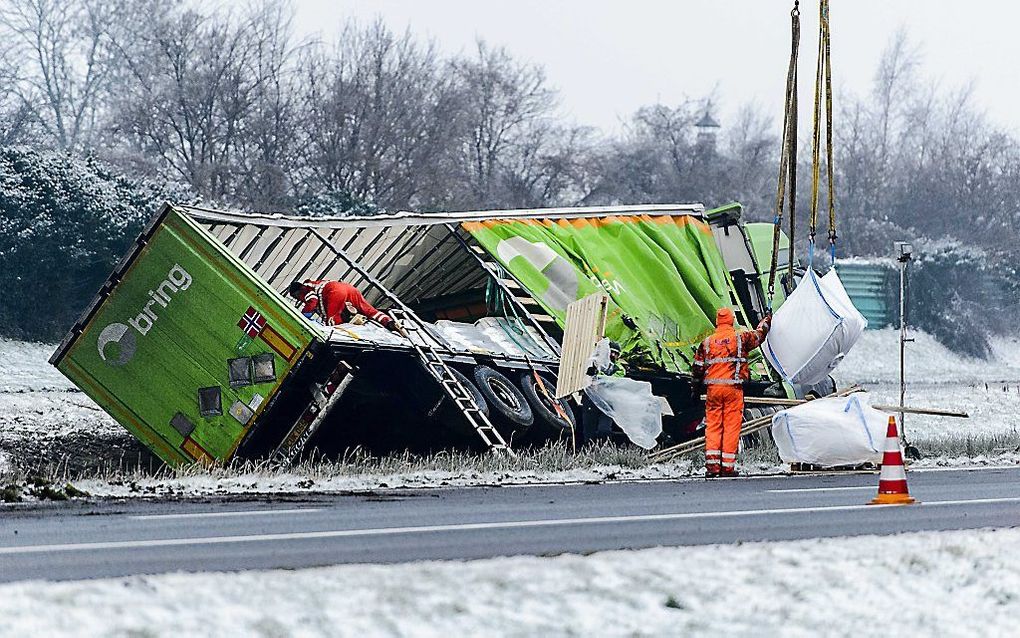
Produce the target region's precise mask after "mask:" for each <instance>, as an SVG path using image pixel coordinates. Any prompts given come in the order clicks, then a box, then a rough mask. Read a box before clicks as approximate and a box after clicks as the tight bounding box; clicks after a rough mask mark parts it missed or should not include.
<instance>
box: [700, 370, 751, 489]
mask: <svg viewBox="0 0 1020 638" xmlns="http://www.w3.org/2000/svg"><path fill="white" fill-rule="evenodd" d="M707 395H708V396H707V400H706V401H705V468H706V469H707V470H708V471H709V472H715V473H718V472H719V470H720V469H722V471H723V472H732V471H734V470H735V469H736V463H737V448H738V447H739V446H740V426H741V425H742V424H743V422H744V389H743V388H742V387H741V386H739V385H710V386H708V392H707Z"/></svg>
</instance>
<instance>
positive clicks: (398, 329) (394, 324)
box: [389, 319, 410, 339]
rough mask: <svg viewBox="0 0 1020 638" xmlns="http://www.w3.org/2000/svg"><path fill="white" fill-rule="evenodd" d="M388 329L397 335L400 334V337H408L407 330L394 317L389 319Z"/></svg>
mask: <svg viewBox="0 0 1020 638" xmlns="http://www.w3.org/2000/svg"><path fill="white" fill-rule="evenodd" d="M389 329H390V330H392V331H393V332H395V333H397V334H398V335H400V336H401V337H403V338H405V339H409V338H410V337H408V335H407V330H404V326H403V324H401V323H400V322H399V321H397V320H396V319H393V320H392V321H390V325H389Z"/></svg>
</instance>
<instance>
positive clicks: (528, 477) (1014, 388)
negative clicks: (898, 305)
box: [0, 330, 1020, 496]
mask: <svg viewBox="0 0 1020 638" xmlns="http://www.w3.org/2000/svg"><path fill="white" fill-rule="evenodd" d="M913 336H914V337H915V338H916V342H915V343H912V344H910V345H909V350H908V362H909V367H908V382H909V386H908V391H907V403H908V404H910V405H917V406H929V407H944V408H950V409H962V410H965V411H968V412H970V414H971V415H972V418H971V419H969V420H959V419H949V418H938V417H921V416H908V417H907V421H906V426H907V433H908V435H909V438H910V440H911V441H912V442H913V443H915V444H916V445H918V446H919V447H921V448H922V450H923V449H924V446H925V445H937V444H938V443H939V442H940V441H943V440H946V439H949V438H952V437H957V438H959V437H960V436H961V435H963V434H969V435H983V436H989V435H994V436H1000V435H1012V436H1013V437H1014V440H1015V436H1016V433H1017V431H1018V423H1020V416H1018V415H1020V341H1018V340H1016V339H998V340H996V341H995V342H994V346H995V351H996V354H997V358H996V360H994V361H987V362H986V361H976V360H972V359H967V358H963V357H960V356H958V355H955V354H953V353H952V352H950V351H948V350H947V349H946V348H944V347H942V346H941V345H939V344H938V343H937V342H936V341H935V340H934V339H932V338H931V337H930V336H928V335H926V334H923V333H915V334H914V335H913ZM897 337H898V335H897V333H896V331H893V330H880V331H869V332H866V333H865V335H864V336H863V337H862V339H861V341H860V343H859V344H858V345H857V347H856V348H855V349H854V350H853V351H852V352H851V353H850V355H849V356H848V357H847V359H846V361H845V362H844V363H843V365H842V366H841V367H840V368H839V370H837V380H838V381H839V383H840V385H845V384H848V383H851V382H862V383H863V384H864V385H865V386H866V387H867V388H868V389H869V391H871V392H872V393H873V394H874V395H875V397H876V398H875V402H881V403H896V402H897V401H898V396H899V395H898V393H899V389H898V383H897V380H898V374H899V363H898V349H897V348H898V346H897ZM53 349H54V346H51V345H43V344H28V343H20V342H12V341H4V340H0V475H2V474H3V473H5V472H8V471H10V470H11V469H12V468H13V467H15V466H20V467H26V466H32V467H38V466H40V465H48V466H49V467H50V468H56V473H58V474H65V473H66V474H68V475H72V476H74V475H77V474H79V473H80V472H82V471H85V472H95V471H97V470H102V469H111V468H113V469H125V470H128V471H130V470H132V469H135V468H137V469H140V470H143V472H142V473H145V472H144V471H145V470H147V469H148V468H149V467H151V466H152V465H153V464H155V465H156V466H158V461H157V460H154V459H153V458H152V456H151V455H150V454H149V453H148V452H147V451H146V450H145V449H144V448H143V447H142V446H141V444H139V443H138V442H137V441H136V440H135V439H134V438H133V437H132V436H131V435H130V434H128V433H127V432H126V431H124V430H123V429H122V428H121V427H120V426H119V425H118V424H117V423H116V422H114V421H113V419H111V418H110V417H109V416H107V415H106V414H105V413H104V412H103V411H102V410H100V409H99V408H98V407H97V406H96V405H95V404H94V403H93V402H92V401H91V400H89V399H88V397H86V396H85V395H84V394H82V393H80V392H78V391H76V390H75V389H74V388H73V386H72V385H71V384H70V383H69V382H68V381H67V380H66V379H64V378H63V377H62V376H61V375H60V374H59V373H58V372H57V371H56V370H55V369H53V368H52V367H51V366H50V365H49V364H48V363H47V362H46V360H47V358H48V357H49V355H50V354H51V353H52V351H53ZM1017 462H1020V454H1017V453H1016V452H1014V451H1013V450H1012V449H1005V448H1004V449H1001V450H992V451H990V452H989V453H988V454H986V455H984V456H979V457H976V458H975V457H974V455H970V456H969V457H968V458H962V457H957V458H947V457H945V456H942V457H937V458H926V459H923V460H922V461H921V462H920V463H918V464H917V465H919V466H922V467H924V466H929V467H930V466H943V465H957V466H958V465H965V464H1015V463H1017ZM742 469H743V471H745V472H747V473H778V472H781V471H782V470H783V469H784V467H783V466H781V465H779V464H778V463H776V462H758V463H756V464H751V463H750V462H747V463H745V465H744V466H743V468H742ZM700 471H701V470H700V468H699V467H697V466H696V465H694V464H693V463H692V462H691V461H690V460H689V459H684V460H681V461H679V462H676V463H672V464H659V465H647V466H621V465H615V464H603V465H597V466H589V467H580V468H573V469H562V470H556V469H552V470H550V469H530V468H525V469H520V468H517V469H514V468H497V469H496V470H493V471H477V470H472V469H471V468H448V469H435V468H428V469H424V470H415V469H411V470H400V471H394V472H379V471H376V472H368V473H366V472H357V471H352V470H345V469H343V468H340V469H339V471H337V470H336V469H335V468H334V470H332V471H330V472H326V473H315V472H303V473H295V474H288V473H283V474H280V473H266V472H260V471H255V472H251V473H238V472H225V473H221V474H218V475H217V474H213V475H210V474H205V473H200V474H196V475H194V476H184V477H171V478H166V477H157V478H138V479H137V480H126V481H115V482H109V481H80V482H76V483H75V484H76V486H78V487H79V488H81V489H84V490H86V491H88V492H90V493H92V494H95V495H110V496H130V495H198V494H217V493H218V494H228V493H240V492H295V491H302V490H316V491H344V490H368V489H377V488H381V487H424V486H445V485H449V486H467V485H506V484H519V483H537V482H546V483H553V482H574V481H604V480H628V479H679V478H686V477H691V476H697V475H699V473H700ZM51 473H52V472H51Z"/></svg>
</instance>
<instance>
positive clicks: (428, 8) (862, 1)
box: [294, 0, 1020, 131]
mask: <svg viewBox="0 0 1020 638" xmlns="http://www.w3.org/2000/svg"><path fill="white" fill-rule="evenodd" d="M831 4H832V9H831V12H832V32H833V35H832V64H833V73H834V82H835V84H836V88H837V95H836V99H837V100H838V99H839V95H840V94H841V93H845V92H846V91H852V92H856V93H863V92H865V91H868V90H869V88H870V82H871V78H872V76H873V74H874V70H875V68H876V64H877V61H878V58H879V56H880V54H881V51H882V49H883V48H884V47H885V46H886V44H887V43H888V42H889V40H890V38H891V37H892V35H893V34H894V33H895V31H896V30H897V29H899V28H901V27H904V28H906V30H907V31H908V33H909V35H910V37H911V40H912V41H913V43H914V44H916V45H917V46H918V47H919V48H920V51H921V53H922V55H923V68H924V72H925V74H927V75H930V76H932V77H933V78H935V79H936V80H938V82H939V83H940V86H941V87H943V89H944V90H946V91H949V90H952V89H955V88H958V87H960V86H962V85H965V84H968V83H971V82H973V84H974V96H975V102H976V103H977V104H978V105H980V106H981V107H982V108H983V109H984V110H985V111H986V112H987V113H988V115H989V117H990V118H991V119H992V120H993V121H995V122H997V123H998V124H1000V125H1002V126H1005V127H1008V128H1009V129H1011V130H1013V131H1020V70H1018V63H1020V38H1018V37H1017V35H1016V28H1017V24H1018V22H1020V4H1017V3H1015V2H1012V1H1007V0H1000V1H993V0H970V1H969V2H962V1H958V2H945V1H941V0H940V1H935V0H927V1H924V0H832V2H831ZM294 6H295V8H296V10H297V19H296V23H295V28H296V30H297V31H298V33H299V34H301V35H304V36H314V35H319V36H321V37H323V38H332V37H333V36H334V35H335V33H336V32H337V31H338V30H339V26H340V24H341V23H342V22H343V21H344V20H345V19H347V18H350V17H354V18H357V19H359V20H363V21H367V20H371V19H373V18H375V17H377V16H378V17H381V18H382V19H383V20H384V21H385V22H386V23H387V24H388V25H390V26H391V27H392V28H393V29H395V30H399V31H402V30H403V29H405V28H410V29H411V31H412V32H414V33H416V34H418V35H420V36H423V37H429V38H432V39H434V40H435V41H436V42H437V43H438V44H439V45H440V47H441V48H442V49H443V50H444V51H445V52H448V53H456V52H461V51H467V50H469V49H470V48H471V46H472V44H473V42H474V41H475V39H476V38H483V39H485V40H487V41H488V42H490V43H491V44H494V45H503V46H506V47H507V48H508V49H509V50H510V51H511V52H512V53H513V54H514V55H515V56H516V57H518V58H520V59H522V60H528V61H531V62H535V63H539V64H541V65H542V66H544V67H545V69H546V72H547V74H548V78H549V80H550V82H551V84H552V85H554V86H555V87H557V88H558V89H559V91H560V103H561V106H562V109H563V111H564V112H565V113H567V114H568V115H569V116H571V117H573V118H574V120H575V121H576V122H577V123H579V124H587V125H593V126H597V127H600V128H602V129H605V130H613V129H615V128H617V127H618V126H619V122H620V120H621V118H626V117H627V116H628V115H629V114H630V113H632V112H633V111H634V110H635V109H637V108H638V107H640V106H642V105H646V104H652V103H655V102H658V101H661V102H663V103H666V104H670V103H677V102H680V101H682V100H683V99H684V98H685V97H703V96H705V95H708V94H710V93H713V92H714V94H715V95H717V96H718V98H719V100H720V101H721V108H720V112H719V113H717V119H719V120H720V121H721V123H722V124H723V126H725V124H726V117H727V115H729V114H730V113H732V111H733V110H735V109H736V108H737V107H738V106H740V105H741V104H743V103H745V102H748V101H753V102H756V103H758V104H759V105H760V106H761V107H762V108H763V109H765V110H766V111H767V112H769V113H770V114H772V116H773V120H774V122H778V121H779V117H780V113H781V110H782V94H783V88H784V83H785V73H786V64H787V59H788V55H789V39H790V34H789V30H790V29H789V22H790V18H789V11H790V8H791V7H792V0H716V1H710V0H672V1H671V0H660V1H658V2H656V1H651V0H621V1H617V2H608V1H598V0H560V1H557V0H508V1H502V0H501V1H485V0H294ZM817 7H818V5H817V2H816V1H812V0H806V1H805V2H802V6H801V10H802V17H801V19H802V28H803V36H802V43H801V67H800V71H801V78H802V81H801V82H802V86H803V87H804V91H805V93H804V94H803V96H802V100H805V102H803V103H802V104H803V108H805V109H807V108H810V107H809V106H808V102H807V101H806V100H809V99H810V96H809V94H808V93H807V91H808V90H809V86H808V85H809V84H810V81H811V78H812V77H813V71H814V63H815V53H814V47H815V44H816V42H817V40H816V37H817V11H818V8H817ZM805 117H806V115H805ZM837 126H838V123H837Z"/></svg>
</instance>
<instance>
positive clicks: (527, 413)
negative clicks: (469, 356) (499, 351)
mask: <svg viewBox="0 0 1020 638" xmlns="http://www.w3.org/2000/svg"><path fill="white" fill-rule="evenodd" d="M474 376H475V383H477V384H478V389H479V390H480V391H481V393H482V395H483V396H484V397H485V401H486V402H487V403H488V404H489V407H490V408H491V409H492V410H493V411H494V412H495V413H496V414H498V415H500V416H501V417H503V419H505V420H506V421H507V422H508V423H509V424H510V425H512V426H514V427H515V428H516V429H524V428H528V427H531V424H532V423H534V422H535V415H534V413H533V412H532V411H531V406H530V405H528V400H527V399H526V398H524V395H523V394H521V391H520V390H518V389H517V386H515V385H514V384H513V383H512V382H511V381H510V379H507V378H506V376H504V375H503V374H502V373H501V372H498V371H496V370H494V369H492V368H490V367H489V366H486V365H480V366H476V367H475V374H474Z"/></svg>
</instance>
